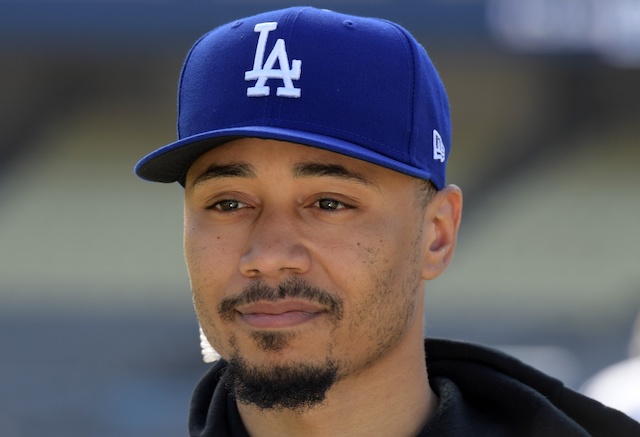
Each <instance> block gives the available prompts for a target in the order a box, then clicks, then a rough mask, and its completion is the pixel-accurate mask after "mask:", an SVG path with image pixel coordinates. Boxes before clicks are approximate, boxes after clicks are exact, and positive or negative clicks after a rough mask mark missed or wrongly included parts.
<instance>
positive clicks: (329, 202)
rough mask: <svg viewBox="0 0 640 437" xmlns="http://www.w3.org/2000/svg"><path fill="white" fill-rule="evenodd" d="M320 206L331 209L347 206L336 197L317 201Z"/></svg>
mask: <svg viewBox="0 0 640 437" xmlns="http://www.w3.org/2000/svg"><path fill="white" fill-rule="evenodd" d="M317 204H318V208H320V209H325V210H329V211H335V210H338V209H343V208H346V206H345V204H344V203H342V202H339V201H337V200H335V199H320V200H318V201H317Z"/></svg>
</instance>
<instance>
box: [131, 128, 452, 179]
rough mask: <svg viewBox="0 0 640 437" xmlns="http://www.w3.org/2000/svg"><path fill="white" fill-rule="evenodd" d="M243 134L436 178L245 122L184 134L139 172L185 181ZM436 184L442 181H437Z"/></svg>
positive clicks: (346, 147)
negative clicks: (201, 160)
mask: <svg viewBox="0 0 640 437" xmlns="http://www.w3.org/2000/svg"><path fill="white" fill-rule="evenodd" d="M243 137H253V138H263V139H274V140H280V141H289V142H292V143H297V144H302V145H306V146H311V147H317V148H320V149H324V150H329V151H331V152H336V153H340V154H342V155H347V156H350V157H352V158H356V159H361V160H363V161H367V162H370V163H373V164H377V165H380V166H382V167H386V168H390V169H392V170H395V171H399V172H401V173H405V174H408V175H411V176H414V177H417V178H421V179H433V178H432V175H431V174H430V173H429V172H427V171H425V170H423V169H419V168H416V167H412V166H409V165H406V164H403V163H400V162H398V161H397V160H395V159H392V158H389V157H387V156H385V155H382V154H379V153H375V152H372V151H371V150H369V149H366V148H364V147H362V146H359V145H357V144H354V143H351V142H348V141H344V140H340V139H336V138H333V137H328V136H325V135H319V134H314V133H310V132H304V131H296V130H291V129H282V128H277V127H267V126H245V127H239V128H229V129H220V130H215V131H211V132H204V133H201V134H198V135H193V136H190V137H186V138H182V139H180V140H178V141H176V142H174V143H171V144H168V145H166V146H164V147H161V148H160V149H158V150H156V151H154V152H152V153H150V154H149V155H147V156H145V157H144V158H142V159H141V160H140V161H139V162H138V163H137V164H136V166H135V173H136V174H137V175H138V176H139V177H141V178H142V179H146V180H148V181H153V182H166V183H169V182H176V181H178V182H180V183H181V184H184V178H185V175H186V173H187V170H188V169H189V167H190V166H191V164H193V162H194V161H195V160H196V159H197V158H198V157H199V156H200V155H202V154H203V153H205V152H206V151H208V150H210V149H212V148H214V147H216V146H218V145H220V144H223V143H226V142H229V141H232V140H234V139H238V138H243ZM433 182H434V183H435V184H436V185H438V184H439V183H440V181H433Z"/></svg>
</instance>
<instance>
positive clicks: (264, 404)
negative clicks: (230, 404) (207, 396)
mask: <svg viewBox="0 0 640 437" xmlns="http://www.w3.org/2000/svg"><path fill="white" fill-rule="evenodd" d="M225 377H226V378H228V379H227V381H228V385H229V388H230V389H231V390H233V391H234V393H235V396H236V399H237V400H238V402H240V403H242V404H245V405H253V406H255V407H257V408H259V409H261V410H275V411H279V410H283V409H287V410H291V411H294V412H298V413H303V412H305V411H308V410H310V409H312V408H314V407H316V406H318V405H320V404H322V402H323V401H324V400H325V398H326V393H327V391H328V390H329V389H330V388H331V386H333V384H334V383H335V382H336V381H337V379H338V366H337V365H336V363H334V362H332V361H330V360H329V361H327V362H326V363H325V364H324V365H313V364H307V363H298V364H289V365H286V366H273V367H258V366H251V365H249V364H247V363H246V362H245V360H244V359H242V358H240V357H238V356H235V357H233V358H232V359H231V360H230V361H229V365H228V366H227V369H226V374H225Z"/></svg>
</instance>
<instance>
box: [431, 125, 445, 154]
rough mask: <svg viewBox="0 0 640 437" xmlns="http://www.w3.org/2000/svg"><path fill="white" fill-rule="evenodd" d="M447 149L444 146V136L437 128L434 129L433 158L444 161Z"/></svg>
mask: <svg viewBox="0 0 640 437" xmlns="http://www.w3.org/2000/svg"><path fill="white" fill-rule="evenodd" d="M445 154H446V150H445V148H444V143H443V142H442V137H441V136H440V134H439V133H438V131H437V130H435V129H434V130H433V159H435V160H437V161H440V162H444V159H445Z"/></svg>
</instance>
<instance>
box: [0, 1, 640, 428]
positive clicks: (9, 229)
mask: <svg viewBox="0 0 640 437" xmlns="http://www.w3.org/2000/svg"><path fill="white" fill-rule="evenodd" d="M305 3H307V4H311V5H319V6H322V7H325V8H329V9H335V10H339V11H341V12H348V13H355V14H360V15H370V16H379V17H383V18H387V19H391V20H393V21H396V22H398V23H400V24H402V25H403V26H405V27H406V28H408V29H409V30H410V31H411V32H412V33H414V35H415V36H416V37H417V38H418V39H419V40H420V41H421V42H422V43H423V44H424V45H425V47H426V48H427V50H428V52H429V53H430V55H431V57H432V59H433V61H434V63H435V64H436V67H437V68H438V69H439V71H440V73H441V76H442V78H443V80H444V82H445V84H446V86H447V89H448V92H449V96H450V100H451V108H452V116H453V124H454V135H453V152H452V153H453V154H452V158H451V164H450V170H449V182H451V183H455V184H457V185H459V186H460V187H462V189H463V192H464V193H465V212H464V219H463V225H462V230H461V235H460V241H459V247H458V250H457V253H456V257H455V260H454V262H453V264H452V266H451V267H450V269H449V270H448V271H447V272H446V273H445V274H444V275H443V276H442V277H441V278H439V279H437V280H435V281H433V282H432V283H429V284H428V285H427V290H426V293H427V306H426V319H427V326H426V333H427V335H430V336H443V337H450V338H457V339H463V340H470V341H479V342H482V343H486V344H489V345H492V346H496V347H499V348H503V349H505V350H507V351H508V352H510V353H513V354H515V355H517V356H519V357H520V358H521V359H523V360H524V361H527V362H529V363H532V364H534V365H535V366H537V367H539V368H542V369H543V370H545V371H547V372H548V373H551V374H552V375H554V376H556V377H558V378H560V379H561V380H563V381H564V382H565V383H566V384H567V385H569V386H571V387H574V388H580V386H581V385H582V383H583V382H584V381H585V380H586V379H587V378H588V377H590V376H591V375H592V374H594V373H595V372H597V371H598V370H599V369H602V368H603V367H605V366H607V365H609V364H611V363H614V362H616V361H619V360H622V359H624V358H626V356H627V353H628V351H627V346H628V343H629V339H630V336H631V326H632V321H633V319H634V317H635V315H636V314H637V312H638V310H639V309H640V262H639V261H640V231H638V225H639V224H640V220H639V217H640V193H639V188H640V171H639V164H640V144H639V143H640V122H639V121H640V2H637V1H635V0H546V1H545V0H519V1H513V0H502V1H500V0H493V1H482V0H466V1H465V0H449V1H445V0H441V1H436V0H432V1H428V0H394V1H391V0H372V1H366V0H342V1H323V2H317V1H306V2H305ZM294 4H295V3H294V2H291V1H285V0H281V1H266V0H265V1H257V0H233V1H231V0H208V1H204V0H180V1H178V0H90V1H89V0H83V1H80V0H77V1H73V0H66V1H56V0H47V1H44V0H40V1H36V0H14V1H9V0H0V59H1V61H0V65H1V67H0V435H2V436H4V437H18V436H19V437H25V436H29V437H30V436H40V435H47V436H67V437H74V436H99V437H101V436H125V437H128V436H136V437H140V436H178V435H186V421H187V414H188V403H189V398H190V395H191V391H192V389H193V387H194V385H195V384H196V382H197V381H198V379H199V378H200V376H201V375H202V374H203V373H204V372H205V371H206V369H207V366H206V365H205V364H204V363H202V361H201V359H200V352H199V346H198V343H199V340H198V332H197V323H196V321H195V316H194V315H193V313H192V308H191V297H190V290H189V286H188V282H187V275H186V270H185V267H184V262H183V259H182V242H181V237H182V236H181V232H182V229H181V226H182V223H181V219H182V217H181V215H182V211H181V208H182V199H181V190H182V189H181V188H180V187H179V186H178V185H177V184H173V185H168V186H165V185H163V184H152V183H148V182H143V181H141V180H138V179H137V178H136V177H135V176H134V175H133V171H132V168H133V165H134V164H135V162H136V161H137V160H138V159H139V158H140V157H141V156H143V155H144V154H146V153H147V152H149V151H151V150H152V149H155V148H156V147H158V146H160V145H164V144H166V143H169V142H171V141H173V140H174V138H175V129H174V127H175V115H176V111H175V100H176V85H177V79H178V74H179V71H180V67H181V64H182V61H183V59H184V56H185V55H186V52H187V50H188V49H189V47H190V46H191V44H192V43H193V42H194V41H195V39H197V38H198V37H199V36H200V35H201V34H203V33H204V32H206V31H207V30H209V29H211V28H213V27H215V26H217V25H219V24H222V23H225V22H227V21H231V20H234V19H236V18H240V17H242V16H246V15H250V14H253V13H257V12H261V11H263V10H266V9H271V8H276V7H284V6H291V5H294ZM174 185H175V186H174Z"/></svg>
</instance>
